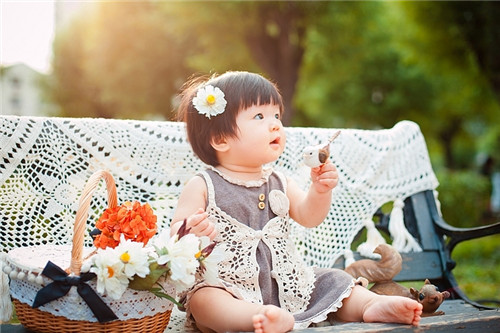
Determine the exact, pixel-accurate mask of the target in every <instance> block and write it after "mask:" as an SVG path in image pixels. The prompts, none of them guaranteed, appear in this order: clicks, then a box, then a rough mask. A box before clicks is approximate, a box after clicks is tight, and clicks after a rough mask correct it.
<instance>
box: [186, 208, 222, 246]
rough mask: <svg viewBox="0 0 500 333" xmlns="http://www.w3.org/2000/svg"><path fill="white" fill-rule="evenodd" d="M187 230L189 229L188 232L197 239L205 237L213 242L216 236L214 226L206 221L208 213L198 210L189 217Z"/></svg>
mask: <svg viewBox="0 0 500 333" xmlns="http://www.w3.org/2000/svg"><path fill="white" fill-rule="evenodd" d="M187 228H191V229H190V232H191V233H192V234H195V235H196V236H198V237H201V236H207V237H209V238H210V240H211V241H212V240H214V238H215V236H216V235H217V231H216V230H215V224H214V223H213V222H212V221H210V220H209V219H208V213H207V212H205V211H204V210H203V209H201V208H199V209H198V211H197V212H196V213H194V214H193V215H191V216H189V217H188V219H187Z"/></svg>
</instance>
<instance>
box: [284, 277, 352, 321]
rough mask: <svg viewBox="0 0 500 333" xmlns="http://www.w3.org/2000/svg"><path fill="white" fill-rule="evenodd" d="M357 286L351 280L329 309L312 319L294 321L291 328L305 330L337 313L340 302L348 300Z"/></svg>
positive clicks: (340, 305)
mask: <svg viewBox="0 0 500 333" xmlns="http://www.w3.org/2000/svg"><path fill="white" fill-rule="evenodd" d="M356 285H358V283H357V282H356V280H354V279H353V280H352V281H351V283H350V284H349V286H348V287H347V289H346V290H345V291H344V292H343V293H342V294H341V295H340V296H339V298H337V299H336V300H335V302H333V303H332V304H330V306H329V307H327V308H326V309H325V310H323V311H321V312H318V313H317V314H316V315H314V317H311V318H307V319H304V320H302V321H295V324H294V326H293V329H294V330H295V329H300V328H307V327H309V326H310V325H311V324H317V323H321V322H322V321H325V320H327V319H328V315H329V314H330V313H332V312H337V310H338V309H340V308H341V307H342V302H343V300H344V299H346V298H348V297H349V296H351V292H352V289H353V288H354V287H355V286H356Z"/></svg>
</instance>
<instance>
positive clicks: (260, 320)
mask: <svg viewBox="0 0 500 333" xmlns="http://www.w3.org/2000/svg"><path fill="white" fill-rule="evenodd" d="M190 310H191V314H192V315H193V317H194V319H195V321H196V325H197V326H198V328H199V329H200V330H202V331H203V332H213V331H215V332H241V331H243V332H249V331H255V332H257V333H282V332H287V331H290V330H291V329H292V328H293V324H294V318H293V316H292V315H291V314H290V313H288V312H286V311H285V310H282V309H280V308H278V307H275V306H272V305H260V304H254V303H250V302H247V301H243V300H239V299H237V298H234V297H233V296H232V295H231V294H229V293H228V292H227V291H225V290H224V289H220V288H212V287H205V288H201V289H199V290H197V291H196V292H195V293H194V294H193V295H192V296H191V301H190Z"/></svg>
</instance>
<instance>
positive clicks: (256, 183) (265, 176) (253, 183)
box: [208, 165, 273, 187]
mask: <svg viewBox="0 0 500 333" xmlns="http://www.w3.org/2000/svg"><path fill="white" fill-rule="evenodd" d="M208 168H209V169H210V170H213V171H215V172H216V173H217V174H218V175H219V176H221V177H222V178H224V179H225V180H226V181H228V182H230V183H231V184H234V185H240V186H244V187H260V186H262V185H264V184H265V183H267V181H268V180H269V176H271V174H272V173H273V169H272V168H271V167H264V168H263V169H262V176H261V178H260V179H258V180H246V181H245V180H241V179H236V178H232V177H230V176H228V175H226V174H224V173H223V172H221V171H220V170H217V169H216V168H215V167H213V166H211V165H209V166H208Z"/></svg>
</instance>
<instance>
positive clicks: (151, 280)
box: [128, 262, 169, 290]
mask: <svg viewBox="0 0 500 333" xmlns="http://www.w3.org/2000/svg"><path fill="white" fill-rule="evenodd" d="M149 270H150V272H149V274H148V275H146V277H144V278H141V277H139V276H135V277H134V279H133V280H131V281H130V283H129V285H128V286H129V288H131V289H135V290H151V288H152V287H153V285H154V284H155V283H156V282H157V281H158V279H159V278H160V277H161V276H162V275H163V274H165V273H167V272H168V270H169V268H168V267H167V266H161V265H158V263H156V262H153V263H152V264H151V265H149Z"/></svg>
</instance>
